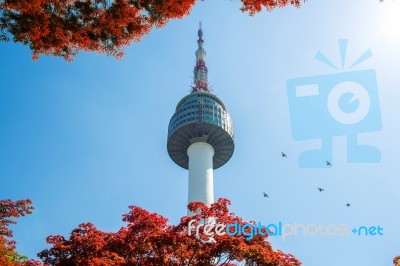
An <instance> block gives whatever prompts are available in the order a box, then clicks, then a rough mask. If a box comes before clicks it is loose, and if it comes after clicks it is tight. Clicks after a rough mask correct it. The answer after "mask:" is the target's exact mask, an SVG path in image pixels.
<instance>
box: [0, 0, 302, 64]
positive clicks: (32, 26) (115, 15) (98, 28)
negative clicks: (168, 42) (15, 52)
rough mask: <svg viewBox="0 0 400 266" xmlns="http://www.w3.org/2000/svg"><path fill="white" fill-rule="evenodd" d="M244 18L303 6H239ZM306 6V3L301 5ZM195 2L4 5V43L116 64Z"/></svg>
mask: <svg viewBox="0 0 400 266" xmlns="http://www.w3.org/2000/svg"><path fill="white" fill-rule="evenodd" d="M241 1H242V7H241V10H242V11H243V12H247V13H248V14H250V15H254V14H256V13H257V12H260V11H262V9H263V8H266V9H267V10H268V11H271V10H273V9H275V8H279V7H285V6H287V5H293V6H296V7H300V5H301V3H302V1H301V0H241ZM303 1H306V0H303ZM195 3H196V0H113V1H110V0H3V1H2V2H1V3H0V40H1V41H13V42H19V43H23V44H25V45H29V47H30V49H31V50H32V54H33V58H34V59H38V58H39V55H40V54H45V55H53V56H60V57H63V58H64V59H66V60H68V61H71V60H72V59H73V57H74V56H75V55H76V54H77V53H78V52H79V51H95V52H98V53H105V54H108V55H112V56H114V57H116V58H119V57H121V56H123V54H124V52H123V48H124V47H125V46H126V45H129V44H130V43H131V42H132V41H139V40H140V39H141V38H142V37H143V36H144V35H146V34H148V33H149V32H150V31H151V29H152V28H153V27H162V26H164V25H165V24H166V23H167V22H168V21H169V20H171V19H180V18H182V17H184V16H186V15H188V14H189V13H190V11H191V9H192V7H193V6H194V5H195Z"/></svg>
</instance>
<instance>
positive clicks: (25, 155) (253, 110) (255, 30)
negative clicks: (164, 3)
mask: <svg viewBox="0 0 400 266" xmlns="http://www.w3.org/2000/svg"><path fill="white" fill-rule="evenodd" d="M239 8H240V2H239V1H237V0H234V1H210V0H209V1H205V2H199V3H198V4H197V5H196V7H195V8H194V9H193V11H192V13H191V15H190V16H188V17H185V18H184V19H182V20H175V21H172V22H170V23H169V24H168V25H167V26H165V27H164V28H161V29H155V30H153V31H152V32H151V34H150V35H148V36H146V37H144V38H143V39H142V41H141V42H140V43H134V44H132V45H130V46H129V47H128V48H127V49H126V56H125V57H124V58H122V59H121V60H115V59H114V58H110V57H107V56H104V55H97V54H95V53H81V54H79V55H78V56H77V57H76V58H75V60H74V61H73V62H72V63H67V62H65V61H64V60H62V59H60V58H54V57H46V56H42V57H41V58H40V60H39V61H38V62H34V61H32V60H31V53H30V51H29V49H28V47H25V46H22V45H20V44H12V43H0V47H1V48H0V64H1V70H2V71H1V74H0V77H1V81H2V85H1V89H0V121H1V123H0V198H11V199H14V200H16V199H23V198H30V199H32V200H33V202H34V205H35V207H36V210H35V211H34V213H33V214H32V215H30V216H27V217H25V218H22V219H19V221H18V225H17V226H14V227H13V229H14V231H15V239H16V240H17V242H18V250H19V251H20V252H21V253H22V254H26V255H28V256H31V257H35V256H36V253H37V252H39V251H41V250H42V249H44V248H46V247H47V245H46V243H45V238H46V236H48V235H51V234H63V235H68V233H69V232H70V231H71V230H72V229H73V228H75V227H76V226H77V225H78V224H80V223H82V222H87V221H91V222H93V223H94V224H95V225H96V226H97V227H98V228H99V229H101V230H105V231H116V230H118V228H119V227H120V226H122V225H123V223H122V221H121V218H122V214H123V213H126V212H127V211H128V206H129V205H137V206H140V207H143V208H145V209H147V210H149V211H152V212H157V213H159V214H161V215H163V216H165V217H167V218H168V219H169V220H170V222H171V223H172V224H176V223H177V222H178V221H179V218H180V217H181V216H183V215H185V214H186V207H185V206H186V201H187V171H186V170H184V169H182V168H180V167H179V166H177V165H175V164H174V163H173V162H172V160H171V159H170V158H169V156H168V153H167V150H166V141H167V139H166V138H167V128H168V123H169V119H170V118H171V116H172V114H173V112H174V109H175V106H176V104H177V103H178V101H179V100H180V99H181V98H182V97H183V96H185V95H186V94H187V93H188V92H189V89H190V87H189V85H190V84H191V78H192V71H193V66H194V63H195V57H194V52H195V50H196V48H197V43H196V40H197V28H198V22H199V21H200V20H201V21H202V22H203V30H204V40H205V43H204V47H205V49H206V51H207V56H208V58H207V65H208V69H209V81H210V84H211V86H212V89H213V90H214V92H215V94H216V95H217V96H218V97H219V98H221V99H222V100H223V101H224V103H225V105H226V107H227V109H228V111H229V113H230V114H231V117H232V119H233V123H234V128H235V145H236V146H235V152H234V155H233V157H232V159H231V160H230V161H229V162H228V163H227V164H226V165H225V166H224V167H222V168H220V169H218V170H216V171H215V172H214V190H215V191H214V193H215V198H216V199H217V198H220V197H225V198H228V199H230V200H231V201H232V206H231V209H232V210H233V211H234V212H235V213H237V214H238V215H239V216H242V217H243V218H245V219H248V220H255V221H261V222H263V223H266V224H268V223H276V222H279V221H282V222H284V223H295V222H297V223H303V224H311V223H322V224H325V225H327V224H341V223H342V224H343V223H344V224H350V225H352V226H362V225H365V226H373V225H380V226H381V227H383V228H384V235H383V236H368V237H367V236H363V237H357V236H347V237H339V236H335V237H327V236H325V237H324V236H315V237H310V236H308V237H306V236H293V237H289V238H287V239H286V240H284V241H283V240H281V239H280V238H277V237H271V238H270V241H271V243H272V244H273V246H274V247H275V248H277V249H282V250H283V251H285V252H288V253H292V254H294V255H295V256H296V257H297V258H298V259H300V260H301V261H302V262H303V265H305V266H319V265H325V266H337V265H342V266H350V265H367V266H376V265H379V266H381V265H391V260H392V259H393V257H394V256H396V255H400V246H399V241H398V240H399V238H400V230H399V229H398V225H399V224H400V214H399V213H397V211H396V210H397V209H398V202H400V193H398V188H399V187H400V179H399V178H400V177H399V167H398V155H397V154H398V148H399V147H400V145H399V144H400V139H399V135H400V126H399V120H398V116H397V114H396V113H397V112H398V111H399V104H398V103H399V102H400V90H399V89H398V87H399V85H400V80H399V77H398V69H399V64H400V63H399V62H400V49H399V47H400V4H399V3H397V1H395V2H392V1H386V2H385V3H380V2H379V1H378V0H369V1H365V0H355V1H347V0H338V1H323V0H319V1H317V0H314V1H311V0H310V1H308V2H307V3H306V4H304V5H303V7H302V8H301V9H295V8H292V7H288V8H284V9H281V10H276V11H274V12H272V13H268V12H266V11H265V12H262V13H260V14H257V15H256V16H254V17H249V16H248V15H246V14H243V13H241V12H240V11H239ZM338 39H348V50H347V60H348V61H346V62H352V61H354V60H355V59H356V58H357V57H358V56H360V55H361V54H362V53H363V52H364V51H365V50H367V49H368V48H369V49H371V51H372V53H373V57H371V58H369V59H368V60H366V61H365V62H363V63H362V64H360V65H358V66H357V67H355V68H354V69H352V70H355V71H357V70H364V69H374V70H375V71H376V79H377V86H378V93H379V103H380V112H381V119H382V125H383V126H382V130H380V131H377V132H371V133H366V134H363V135H360V136H359V139H360V141H361V142H364V143H369V144H371V145H374V146H376V147H377V148H378V149H379V150H380V151H381V154H382V160H381V162H380V163H375V164H366V163H360V164H349V163H347V162H346V138H345V137H343V136H340V137H335V138H334V140H333V159H332V162H333V166H332V167H331V168H313V169H309V168H300V167H299V165H298V162H297V158H298V156H299V154H300V153H301V152H303V151H305V150H308V149H311V148H313V147H315V146H318V140H310V141H295V140H294V139H293V136H292V128H291V117H290V113H289V102H288V98H287V92H286V81H287V80H288V79H291V78H296V77H307V76H316V75H324V74H335V73H339V72H342V71H347V70H346V68H345V70H341V69H340V70H334V69H332V68H329V67H328V66H326V65H324V64H322V63H321V62H319V61H317V60H315V55H316V53H317V52H318V51H321V52H323V53H324V54H325V55H326V56H327V57H328V58H329V59H331V60H332V62H334V63H335V64H340V53H339V49H338ZM282 151H283V152H285V153H286V154H287V155H288V158H282V157H281V152H282ZM317 187H323V188H325V190H326V191H324V192H323V193H319V192H318V191H317ZM264 191H265V192H267V193H268V194H269V196H270V197H269V198H268V199H266V198H263V195H262V192H264ZM348 202H350V203H351V207H350V208H346V206H345V204H346V203H348Z"/></svg>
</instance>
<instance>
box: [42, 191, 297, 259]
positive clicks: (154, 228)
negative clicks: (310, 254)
mask: <svg viewBox="0 0 400 266" xmlns="http://www.w3.org/2000/svg"><path fill="white" fill-rule="evenodd" d="M229 204H230V202H229V201H228V200H226V199H220V200H218V201H217V202H216V203H214V204H213V205H212V206H211V207H207V206H206V205H205V204H204V203H200V202H196V203H191V204H190V205H189V209H190V210H191V211H192V212H193V213H196V215H194V216H185V217H183V218H182V219H181V221H180V223H179V224H178V225H169V224H168V220H167V219H166V218H164V217H162V216H161V215H158V214H156V213H150V212H148V211H146V210H144V209H142V208H140V207H137V206H130V207H129V209H130V212H129V213H128V214H125V215H124V216H123V221H125V222H126V223H127V225H126V226H124V227H122V228H121V229H120V230H119V231H117V232H113V233H106V232H102V231H100V230H99V229H97V228H96V227H95V226H94V225H93V224H91V223H83V224H81V225H79V226H78V227H77V228H75V229H74V230H73V231H72V232H71V235H70V237H69V238H68V239H66V238H64V237H63V236H61V235H55V236H49V237H48V238H47V242H48V243H49V244H51V245H52V247H51V248H49V249H46V250H44V251H42V252H40V253H39V257H40V258H41V259H42V260H43V262H44V263H46V264H49V265H57V266H63V265H82V266H83V265H89V266H90V265H93V266H94V265H121V266H123V265H147V266H152V265H153V266H156V265H166V266H175V265H226V266H231V265H237V263H239V262H240V263H245V264H246V265H265V266H299V265H301V263H300V262H299V261H298V260H297V259H296V258H294V257H293V256H292V255H289V254H285V253H283V252H282V251H279V250H278V251H276V250H274V249H273V248H272V246H271V244H270V243H269V242H268V241H267V238H268V234H266V235H265V236H262V235H255V236H254V237H253V238H252V239H250V240H247V239H246V236H245V235H238V234H236V235H233V236H230V235H228V234H225V235H218V234H213V235H212V236H211V237H210V236H207V234H206V233H205V231H206V229H205V225H206V224H207V221H208V224H209V225H210V228H213V227H214V226H215V225H217V224H221V225H228V224H232V223H237V224H240V225H243V224H245V223H244V221H243V220H242V219H241V218H240V217H238V216H236V215H235V214H233V213H230V212H229V209H228V205H229ZM191 221H192V222H191ZM211 221H212V222H211ZM189 223H191V224H195V225H202V226H200V227H199V228H200V229H197V228H196V227H194V226H193V227H191V226H190V225H189ZM203 225H204V226H203ZM208 229H209V228H208ZM196 230H198V231H199V234H197V235H196ZM189 232H190V234H189ZM208 235H210V234H208Z"/></svg>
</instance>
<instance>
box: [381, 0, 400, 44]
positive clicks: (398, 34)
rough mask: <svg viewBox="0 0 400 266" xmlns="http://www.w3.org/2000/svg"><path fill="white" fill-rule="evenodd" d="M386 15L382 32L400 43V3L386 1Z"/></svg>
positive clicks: (396, 0)
mask: <svg viewBox="0 0 400 266" xmlns="http://www.w3.org/2000/svg"><path fill="white" fill-rule="evenodd" d="M384 5H385V9H386V13H385V18H384V23H383V29H382V32H383V33H384V36H385V37H389V38H393V39H396V40H398V41H400V1H399V0H394V1H390V0H389V1H385V2H384Z"/></svg>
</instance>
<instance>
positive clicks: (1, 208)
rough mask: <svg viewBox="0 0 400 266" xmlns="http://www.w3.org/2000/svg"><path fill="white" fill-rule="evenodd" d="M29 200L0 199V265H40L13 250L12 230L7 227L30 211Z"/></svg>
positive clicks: (30, 204)
mask: <svg viewBox="0 0 400 266" xmlns="http://www.w3.org/2000/svg"><path fill="white" fill-rule="evenodd" d="M33 209H34V208H33V206H32V202H31V200H29V199H27V200H17V201H15V202H14V201H12V200H10V199H6V200H0V265H2V266H35V265H41V263H39V262H38V261H35V260H28V258H27V257H25V256H21V255H20V254H19V253H18V252H17V251H16V250H15V244H16V243H15V241H14V240H12V237H13V231H12V230H11V229H10V228H9V226H10V225H11V224H16V221H15V218H18V217H21V216H25V215H26V214H30V213H32V210H33Z"/></svg>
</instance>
